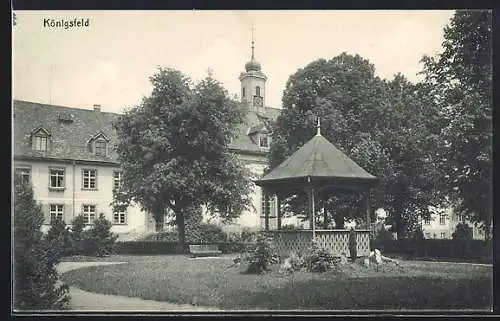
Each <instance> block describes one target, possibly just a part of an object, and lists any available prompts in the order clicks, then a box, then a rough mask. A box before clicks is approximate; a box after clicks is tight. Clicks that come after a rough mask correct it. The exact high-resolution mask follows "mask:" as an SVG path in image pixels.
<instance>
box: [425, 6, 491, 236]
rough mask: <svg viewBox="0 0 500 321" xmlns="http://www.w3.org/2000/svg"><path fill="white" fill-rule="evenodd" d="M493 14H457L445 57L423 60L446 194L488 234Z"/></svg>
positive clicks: (450, 27) (448, 33)
mask: <svg viewBox="0 0 500 321" xmlns="http://www.w3.org/2000/svg"><path fill="white" fill-rule="evenodd" d="M491 19H492V14H491V11H489V10H458V11H456V13H455V15H454V17H453V18H452V20H451V22H450V23H449V25H448V26H446V28H445V29H444V42H443V51H442V52H441V53H440V54H438V55H437V56H436V57H427V56H426V57H424V58H423V63H424V70H423V74H424V76H425V81H426V82H427V83H428V84H430V85H431V86H432V92H431V93H432V96H433V98H434V100H435V102H436V103H437V104H438V105H439V107H440V109H441V114H440V116H441V118H442V120H443V122H444V124H443V127H442V131H441V133H440V137H441V141H440V151H441V153H440V155H441V159H442V160H441V162H440V165H441V167H442V171H443V172H444V176H443V177H444V178H445V182H444V184H443V186H444V188H445V190H444V192H445V193H446V194H447V195H448V196H449V197H450V198H451V200H452V201H453V202H454V203H455V204H458V208H457V209H458V210H459V211H462V212H463V213H464V214H465V215H466V217H467V218H468V219H469V220H472V221H473V222H475V223H479V224H480V225H482V226H483V228H485V230H486V232H487V233H486V235H488V233H489V231H490V227H491V224H492V219H493V209H492V179H493V177H492V176H493V172H492V127H491V124H492V118H491V116H492V107H493V100H492V76H493V74H492V68H493V65H492V20H491Z"/></svg>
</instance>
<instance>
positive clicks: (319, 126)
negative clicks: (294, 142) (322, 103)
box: [316, 117, 321, 136]
mask: <svg viewBox="0 0 500 321" xmlns="http://www.w3.org/2000/svg"><path fill="white" fill-rule="evenodd" d="M316 127H317V131H316V136H321V121H320V118H319V117H318V124H317V125H316Z"/></svg>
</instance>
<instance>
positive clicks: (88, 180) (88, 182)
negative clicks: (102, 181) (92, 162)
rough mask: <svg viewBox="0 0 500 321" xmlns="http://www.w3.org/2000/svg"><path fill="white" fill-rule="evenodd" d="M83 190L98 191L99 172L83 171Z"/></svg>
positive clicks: (93, 170) (92, 170)
mask: <svg viewBox="0 0 500 321" xmlns="http://www.w3.org/2000/svg"><path fill="white" fill-rule="evenodd" d="M83 189H97V170H96V169H84V170H83Z"/></svg>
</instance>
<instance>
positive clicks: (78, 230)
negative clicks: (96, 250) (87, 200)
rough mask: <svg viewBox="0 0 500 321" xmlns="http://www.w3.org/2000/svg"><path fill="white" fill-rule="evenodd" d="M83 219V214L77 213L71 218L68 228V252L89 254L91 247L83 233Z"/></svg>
mask: <svg viewBox="0 0 500 321" xmlns="http://www.w3.org/2000/svg"><path fill="white" fill-rule="evenodd" d="M84 228H85V219H84V217H83V215H78V216H77V217H75V218H74V219H73V222H72V223H71V229H70V234H69V235H70V244H71V246H70V252H71V254H72V255H83V254H89V253H90V251H91V249H90V245H89V244H88V243H89V242H88V240H86V235H85V233H84Z"/></svg>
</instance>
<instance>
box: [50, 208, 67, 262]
mask: <svg viewBox="0 0 500 321" xmlns="http://www.w3.org/2000/svg"><path fill="white" fill-rule="evenodd" d="M45 242H46V243H47V245H48V250H49V251H50V255H51V257H53V258H55V259H57V258H61V257H63V256H65V255H68V254H70V253H71V236H70V232H69V229H68V228H67V227H66V223H65V222H64V221H63V220H62V219H60V218H57V219H55V220H52V221H51V222H50V229H49V231H48V232H47V235H46V236H45ZM57 263H59V262H58V261H57V262H54V264H57Z"/></svg>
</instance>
